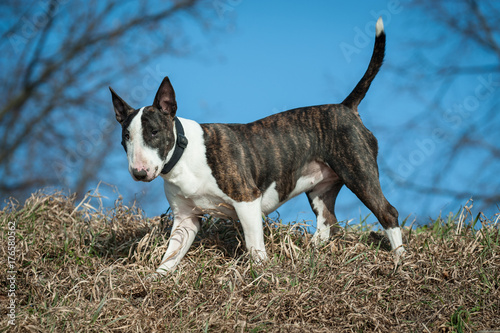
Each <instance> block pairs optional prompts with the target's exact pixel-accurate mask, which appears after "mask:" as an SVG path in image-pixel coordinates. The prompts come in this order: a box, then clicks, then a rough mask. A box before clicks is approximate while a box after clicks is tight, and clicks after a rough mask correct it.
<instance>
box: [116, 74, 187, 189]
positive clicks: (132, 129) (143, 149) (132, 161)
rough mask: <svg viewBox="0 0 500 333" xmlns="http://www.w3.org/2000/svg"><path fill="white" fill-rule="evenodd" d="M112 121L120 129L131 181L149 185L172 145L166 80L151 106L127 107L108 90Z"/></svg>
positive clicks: (172, 106)
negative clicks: (111, 106)
mask: <svg viewBox="0 0 500 333" xmlns="http://www.w3.org/2000/svg"><path fill="white" fill-rule="evenodd" d="M109 90H111V96H112V99H113V106H114V108H115V113H116V120H118V122H119V123H120V124H121V125H122V145H123V148H125V152H126V153H127V159H128V170H129V172H130V174H131V175H132V178H134V179H135V180H137V181H139V180H141V181H145V182H150V181H152V180H153V179H155V178H156V177H158V175H159V174H160V173H161V170H162V169H163V166H164V164H165V163H166V160H167V156H168V154H169V152H170V151H171V150H172V149H173V147H174V144H175V133H174V118H175V112H176V110H177V103H176V101H175V92H174V89H173V88H172V85H171V84H170V80H169V79H168V77H165V78H164V79H163V82H162V83H161V85H160V88H158V92H157V93H156V97H155V99H154V102H153V105H151V106H145V107H143V108H140V109H134V108H132V107H130V106H129V105H128V104H127V103H126V102H125V101H124V100H123V99H122V98H121V97H120V96H118V95H117V94H116V93H115V92H114V90H113V89H111V87H110V88H109Z"/></svg>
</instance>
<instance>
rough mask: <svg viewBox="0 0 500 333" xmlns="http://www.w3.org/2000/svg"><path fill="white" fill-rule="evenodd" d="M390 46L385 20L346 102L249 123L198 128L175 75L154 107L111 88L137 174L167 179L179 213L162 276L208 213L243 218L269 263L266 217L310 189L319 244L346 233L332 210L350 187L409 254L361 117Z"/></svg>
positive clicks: (256, 255)
mask: <svg viewBox="0 0 500 333" xmlns="http://www.w3.org/2000/svg"><path fill="white" fill-rule="evenodd" d="M384 49H385V33H384V27H383V23H382V19H379V20H378V21H377V25H376V38H375V46H374V50H373V55H372V58H371V60H370V64H369V66H368V69H367V70H366V73H365V74H364V76H363V78H362V79H361V80H360V81H359V83H358V84H357V85H356V87H355V88H354V90H353V91H352V92H351V93H350V94H349V96H347V98H346V99H345V100H344V101H343V102H342V103H340V104H328V105H319V106H310V107H303V108H298V109H293V110H289V111H285V112H281V113H278V114H275V115H271V116H269V117H267V118H264V119H261V120H257V121H255V122H252V123H249V124H198V123H197V122H195V121H193V120H188V119H184V118H179V117H176V110H177V103H176V100H175V93H174V89H173V88H172V85H171V84H170V81H169V79H168V78H167V77H165V79H164V80H163V82H162V83H161V85H160V87H159V89H158V92H157V93H156V97H155V99H154V102H153V105H152V106H145V107H142V108H140V109H134V108H132V107H130V106H129V105H128V104H127V103H126V102H125V101H124V100H123V99H121V98H120V97H119V96H118V95H117V94H116V93H115V92H114V91H113V90H112V89H111V88H110V90H111V94H112V98H113V105H114V109H115V112H116V119H117V120H118V122H119V123H120V124H121V125H122V138H123V142H122V144H123V147H124V148H125V151H126V152H127V158H128V165H129V171H130V173H131V174H132V177H133V178H134V179H135V180H138V181H139V180H140V181H146V182H149V181H152V180H153V179H155V178H156V177H158V176H161V177H162V178H163V180H164V181H165V194H166V197H167V200H168V202H169V203H170V207H171V209H172V212H173V215H174V225H173V229H172V235H171V238H170V243H169V245H168V248H167V252H166V253H165V255H164V257H163V260H162V263H161V265H160V266H159V267H158V269H157V272H158V273H159V274H166V272H168V271H172V270H173V269H174V268H175V267H176V265H177V264H178V263H179V261H180V260H181V259H182V258H183V257H184V255H185V254H186V252H187V251H188V249H189V247H190V246H191V244H192V242H193V240H194V238H195V235H196V233H197V232H198V230H199V229H200V218H201V216H202V215H203V214H204V213H206V212H211V214H213V215H217V214H220V215H221V216H224V217H227V216H229V217H231V218H233V219H235V220H239V221H240V222H241V224H242V227H243V231H244V235H245V244H246V247H247V250H248V251H249V252H250V253H251V255H252V257H253V259H254V260H256V261H264V260H266V259H267V254H266V248H265V246H264V236H263V228H262V213H264V214H269V213H271V212H272V211H274V210H275V209H277V208H278V207H279V206H281V205H282V204H283V203H284V202H286V201H287V200H289V199H291V198H293V197H295V196H296V195H298V194H300V193H303V192H305V193H306V195H307V197H308V199H309V202H310V204H311V207H312V209H313V211H314V213H315V214H316V217H317V230H316V233H315V234H314V236H313V240H314V241H315V242H321V241H326V240H328V238H329V237H330V234H331V233H332V232H336V231H337V230H338V224H337V218H336V217H335V212H334V206H335V200H336V198H337V194H338V193H339V191H340V189H341V188H342V186H344V185H345V186H347V187H348V188H349V189H350V190H351V191H352V192H354V194H356V196H357V197H358V198H359V199H360V200H361V201H362V202H363V203H364V204H365V205H366V206H367V207H368V208H369V209H370V210H371V211H372V212H373V214H375V216H376V217H377V218H378V220H379V221H380V223H381V224H382V226H383V227H384V229H385V231H386V233H387V235H388V237H389V240H390V242H391V246H392V249H393V250H395V252H396V255H397V256H399V255H400V254H401V253H403V252H404V248H403V246H402V238H401V231H400V228H399V225H398V212H397V210H396V209H395V208H394V207H393V206H391V204H389V202H388V201H387V199H386V198H385V197H384V195H383V193H382V190H381V187H380V182H379V172H378V166H377V150H378V147H377V140H376V139H375V137H374V136H373V134H372V133H371V132H370V131H369V130H368V129H367V128H366V127H365V126H364V125H363V123H362V122H361V118H360V117H359V114H358V105H359V103H360V102H361V100H362V99H363V97H364V96H365V94H366V92H367V91H368V88H369V87H370V84H371V82H372V80H373V79H374V78H375V75H376V74H377V72H378V71H379V69H380V67H381V65H382V62H383V59H384Z"/></svg>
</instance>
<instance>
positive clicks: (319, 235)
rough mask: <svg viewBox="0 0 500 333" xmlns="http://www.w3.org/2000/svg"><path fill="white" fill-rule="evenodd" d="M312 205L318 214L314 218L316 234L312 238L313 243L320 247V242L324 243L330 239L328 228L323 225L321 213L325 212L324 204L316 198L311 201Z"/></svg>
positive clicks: (323, 220)
mask: <svg viewBox="0 0 500 333" xmlns="http://www.w3.org/2000/svg"><path fill="white" fill-rule="evenodd" d="M312 205H313V207H314V209H316V212H317V213H318V215H317V217H316V232H315V233H314V236H313V239H312V240H313V243H314V244H315V245H316V246H317V245H320V244H321V242H325V241H327V240H328V238H330V226H328V225H326V224H325V222H326V221H325V217H324V215H323V212H324V210H325V208H326V207H325V204H324V203H323V201H322V200H320V199H319V198H318V197H315V198H314V199H312Z"/></svg>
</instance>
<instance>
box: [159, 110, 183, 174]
mask: <svg viewBox="0 0 500 333" xmlns="http://www.w3.org/2000/svg"><path fill="white" fill-rule="evenodd" d="M174 119H175V129H176V131H177V140H175V149H174V153H173V155H172V158H170V160H169V161H168V162H167V163H166V164H165V165H164V166H163V169H162V170H161V173H162V174H167V173H169V172H170V170H172V168H173V167H174V166H175V165H176V164H177V162H179V160H180V158H181V156H182V154H183V153H184V149H185V148H186V147H187V144H188V139H187V138H186V137H185V136H184V128H183V127H182V124H181V122H180V120H179V118H177V117H175V118H174Z"/></svg>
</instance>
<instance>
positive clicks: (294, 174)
mask: <svg viewBox="0 0 500 333" xmlns="http://www.w3.org/2000/svg"><path fill="white" fill-rule="evenodd" d="M201 126H202V128H203V131H204V138H205V144H206V146H207V151H211V152H213V153H211V154H210V155H207V161H208V164H209V166H210V169H212V172H213V174H214V177H215V179H216V180H217V185H218V186H219V187H220V188H221V189H222V191H223V192H224V193H226V194H227V195H228V196H230V197H231V198H232V199H234V200H236V201H253V200H255V199H256V198H258V197H259V196H261V195H262V193H263V192H264V191H265V190H266V189H268V188H269V186H270V185H271V184H272V183H273V182H276V190H277V191H278V195H279V201H280V202H284V201H286V200H287V199H289V197H288V196H289V194H290V193H291V192H292V191H293V189H294V188H295V186H296V183H297V180H298V179H299V178H300V177H301V176H302V171H303V169H304V168H305V166H306V165H308V164H309V163H311V162H319V163H324V164H326V165H327V166H328V167H330V168H331V169H332V170H333V172H335V174H336V175H338V177H339V181H338V182H336V183H334V184H332V187H331V188H329V189H328V190H327V192H329V193H328V194H329V197H328V198H329V199H327V200H328V201H330V202H328V205H326V206H327V207H328V208H329V209H332V210H331V211H330V215H329V216H327V217H326V220H327V221H328V222H329V223H330V224H334V223H336V219H335V215H334V213H333V205H334V202H335V198H336V196H337V194H338V191H339V190H340V188H341V185H343V184H345V185H346V186H347V187H348V188H349V189H350V190H352V191H353V192H354V193H355V194H356V195H357V196H358V197H359V198H360V199H361V201H362V202H363V203H364V204H365V205H366V206H367V207H368V208H370V210H372V211H373V212H374V213H375V212H377V213H378V214H379V215H377V213H375V214H376V216H380V217H379V219H380V222H381V223H382V225H383V226H384V228H390V227H396V226H397V217H398V216H397V211H396V210H395V209H394V208H393V207H392V206H390V205H389V203H388V202H387V201H386V200H376V201H374V200H373V197H370V196H369V192H370V191H373V190H376V191H377V192H378V194H379V195H381V193H382V191H381V190H379V189H380V184H379V182H378V178H379V177H378V176H379V174H378V168H377V167H376V166H377V164H376V159H377V150H378V146H377V140H376V138H375V137H374V136H373V134H372V133H371V132H370V131H369V130H368V129H367V128H366V127H365V126H364V125H363V123H362V122H361V120H360V118H359V117H358V116H356V115H355V114H354V113H353V112H352V110H351V109H348V108H346V107H345V106H343V105H341V104H340V105H339V104H332V105H320V106H313V107H306V108H298V109H294V110H289V111H286V112H282V113H279V114H275V115H272V116H269V117H267V118H264V119H261V120H258V121H256V122H253V123H249V124H202V125H201ZM283 129H286V130H283ZM340 147H341V148H340ZM347 166H348V168H346V167H347ZM358 179H362V180H363V181H359V180H358ZM382 197H383V195H382ZM325 199H326V198H323V200H325ZM313 209H314V208H313ZM386 210H388V211H389V212H390V213H389V214H385V213H383V212H384V211H386ZM315 213H317V212H315ZM381 214H383V215H381ZM382 216H383V217H384V218H383V219H382V218H381V217H382ZM334 219H335V221H334ZM328 222H327V223H328Z"/></svg>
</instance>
